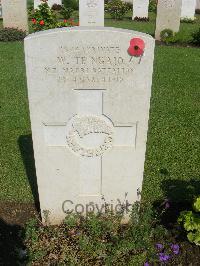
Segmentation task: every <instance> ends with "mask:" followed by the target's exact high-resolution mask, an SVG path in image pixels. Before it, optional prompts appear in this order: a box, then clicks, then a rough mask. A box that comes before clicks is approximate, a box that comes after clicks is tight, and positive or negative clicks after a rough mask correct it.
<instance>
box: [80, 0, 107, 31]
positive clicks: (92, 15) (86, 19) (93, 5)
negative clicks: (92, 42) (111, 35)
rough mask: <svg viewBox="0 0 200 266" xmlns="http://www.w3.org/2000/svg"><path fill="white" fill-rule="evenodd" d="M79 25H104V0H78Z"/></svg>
mask: <svg viewBox="0 0 200 266" xmlns="http://www.w3.org/2000/svg"><path fill="white" fill-rule="evenodd" d="M79 24H80V26H104V0H79Z"/></svg>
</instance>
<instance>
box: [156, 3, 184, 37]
mask: <svg viewBox="0 0 200 266" xmlns="http://www.w3.org/2000/svg"><path fill="white" fill-rule="evenodd" d="M181 2H182V0H158V5H157V18H156V32H155V38H156V39H157V40H160V32H161V31H163V30H164V29H171V30H172V31H173V32H178V31H179V27H180V18H181Z"/></svg>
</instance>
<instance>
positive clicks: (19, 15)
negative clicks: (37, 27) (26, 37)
mask: <svg viewBox="0 0 200 266" xmlns="http://www.w3.org/2000/svg"><path fill="white" fill-rule="evenodd" d="M2 10H3V26H4V28H18V29H20V30H23V31H28V15H27V5H26V0H2Z"/></svg>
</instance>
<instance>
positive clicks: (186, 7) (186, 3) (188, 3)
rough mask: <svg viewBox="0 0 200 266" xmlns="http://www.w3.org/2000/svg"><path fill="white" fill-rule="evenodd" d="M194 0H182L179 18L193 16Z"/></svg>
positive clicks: (192, 17) (191, 17)
mask: <svg viewBox="0 0 200 266" xmlns="http://www.w3.org/2000/svg"><path fill="white" fill-rule="evenodd" d="M195 8H196V0H182V8H181V19H185V18H186V19H192V20H194V18H195Z"/></svg>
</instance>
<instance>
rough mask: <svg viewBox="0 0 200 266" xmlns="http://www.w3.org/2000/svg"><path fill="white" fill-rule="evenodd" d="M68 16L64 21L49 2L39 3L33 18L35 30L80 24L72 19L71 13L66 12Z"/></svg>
mask: <svg viewBox="0 0 200 266" xmlns="http://www.w3.org/2000/svg"><path fill="white" fill-rule="evenodd" d="M65 15H66V17H65V19H64V20H63V21H58V20H57V18H56V15H55V13H54V11H53V10H52V9H50V7H49V6H48V4H47V3H43V4H41V5H39V7H38V9H36V10H35V12H34V16H33V18H32V24H33V30H34V31H41V30H48V29H53V28H62V27H71V26H78V24H77V23H75V22H74V21H73V20H72V19H70V20H67V19H68V18H69V13H66V14H65Z"/></svg>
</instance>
